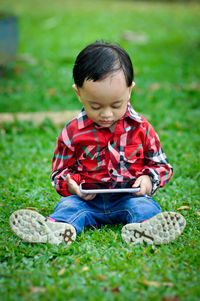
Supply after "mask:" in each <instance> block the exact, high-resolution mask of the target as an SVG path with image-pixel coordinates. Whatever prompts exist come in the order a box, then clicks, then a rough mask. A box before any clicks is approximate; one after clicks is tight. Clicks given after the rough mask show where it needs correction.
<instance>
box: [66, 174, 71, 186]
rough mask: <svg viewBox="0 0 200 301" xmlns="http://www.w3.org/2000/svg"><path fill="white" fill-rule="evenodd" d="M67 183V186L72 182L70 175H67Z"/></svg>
mask: <svg viewBox="0 0 200 301" xmlns="http://www.w3.org/2000/svg"><path fill="white" fill-rule="evenodd" d="M65 181H66V182H67V184H70V182H71V177H70V174H67V176H66V179H65Z"/></svg>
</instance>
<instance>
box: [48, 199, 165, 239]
mask: <svg viewBox="0 0 200 301" xmlns="http://www.w3.org/2000/svg"><path fill="white" fill-rule="evenodd" d="M159 212H161V208H160V206H159V205H158V204H157V203H156V201H155V200H153V198H152V197H150V196H146V195H145V196H141V197H137V196H133V195H132V194H99V195H97V196H96V197H95V198H94V199H93V200H91V201H84V200H82V199H81V198H79V197H78V196H76V195H72V196H69V197H64V198H62V199H61V200H60V202H59V203H58V205H57V206H56V208H55V210H54V212H53V213H52V214H51V215H50V217H51V218H54V219H55V220H56V221H60V222H66V223H68V224H71V225H73V226H74V228H75V229H76V231H77V234H78V233H80V232H81V231H82V229H83V228H84V227H86V226H96V227H99V226H100V225H105V224H119V223H123V224H126V223H137V222H141V221H143V220H145V219H149V218H151V217H153V216H154V215H156V214H158V213H159Z"/></svg>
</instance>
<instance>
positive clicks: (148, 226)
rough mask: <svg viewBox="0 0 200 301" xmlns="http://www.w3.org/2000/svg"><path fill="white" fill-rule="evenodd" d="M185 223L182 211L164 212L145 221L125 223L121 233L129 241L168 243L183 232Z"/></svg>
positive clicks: (134, 242) (135, 242)
mask: <svg viewBox="0 0 200 301" xmlns="http://www.w3.org/2000/svg"><path fill="white" fill-rule="evenodd" d="M185 225H186V221H185V219H184V217H183V216H182V215H181V214H180V213H176V212H162V213H159V214H157V215H155V216H154V217H152V218H151V219H149V220H147V221H145V222H143V223H132V224H127V225H125V226H124V227H123V228H122V233H121V235H122V239H123V240H124V241H125V242H127V243H131V242H132V243H133V244H137V243H144V242H146V243H148V244H156V245H160V244H167V243H169V242H171V241H173V240H175V239H176V238H177V237H178V236H179V235H180V234H181V233H182V232H183V230H184V228H185Z"/></svg>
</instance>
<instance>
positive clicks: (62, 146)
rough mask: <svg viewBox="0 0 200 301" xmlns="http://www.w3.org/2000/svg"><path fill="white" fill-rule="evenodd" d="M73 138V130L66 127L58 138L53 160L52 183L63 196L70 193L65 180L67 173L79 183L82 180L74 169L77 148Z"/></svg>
mask: <svg viewBox="0 0 200 301" xmlns="http://www.w3.org/2000/svg"><path fill="white" fill-rule="evenodd" d="M72 139H73V133H72V131H71V130H68V129H67V127H66V128H64V129H63V130H62V132H61V134H60V135H59V137H58V139H57V144H56V148H55V151H54V156H53V161H52V173H51V184H52V185H53V186H54V188H55V189H56V191H57V192H58V193H59V194H60V195H62V196H69V195H70V193H69V192H68V189H67V183H66V181H65V179H66V176H67V174H70V177H71V179H73V180H74V181H75V182H77V183H78V184H79V183H80V180H81V177H80V175H79V174H77V173H75V171H74V169H73V165H74V163H75V150H74V148H73V147H72V144H71V141H72Z"/></svg>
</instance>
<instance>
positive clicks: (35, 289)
mask: <svg viewBox="0 0 200 301" xmlns="http://www.w3.org/2000/svg"><path fill="white" fill-rule="evenodd" d="M29 289H30V291H31V292H32V293H45V292H46V289H45V288H44V287H39V286H30V287H29Z"/></svg>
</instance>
